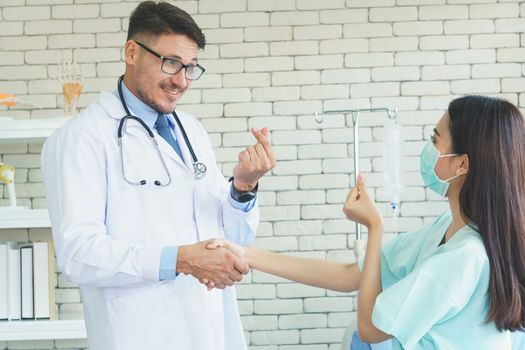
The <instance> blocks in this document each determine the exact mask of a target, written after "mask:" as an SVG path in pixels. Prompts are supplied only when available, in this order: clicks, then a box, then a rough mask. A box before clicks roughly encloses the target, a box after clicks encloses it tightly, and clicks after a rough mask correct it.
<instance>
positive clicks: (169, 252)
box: [159, 246, 179, 281]
mask: <svg viewBox="0 0 525 350" xmlns="http://www.w3.org/2000/svg"><path fill="white" fill-rule="evenodd" d="M178 253H179V247H174V246H170V247H164V248H163V249H162V254H161V256H160V267H159V280H160V281H164V280H174V279H175V278H176V277H177V275H178V273H177V255H178Z"/></svg>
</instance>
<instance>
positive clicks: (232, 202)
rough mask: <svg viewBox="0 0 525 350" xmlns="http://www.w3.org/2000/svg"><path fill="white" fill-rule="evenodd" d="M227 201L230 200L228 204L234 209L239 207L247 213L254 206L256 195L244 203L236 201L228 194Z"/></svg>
mask: <svg viewBox="0 0 525 350" xmlns="http://www.w3.org/2000/svg"><path fill="white" fill-rule="evenodd" d="M232 186H233V185H232ZM228 201H229V202H230V205H231V206H232V207H234V208H235V209H239V210H242V211H243V212H245V213H247V212H249V211H250V210H252V208H253V207H254V206H255V202H256V201H257V195H256V196H255V198H253V199H252V200H251V201H249V202H246V203H241V202H237V201H236V200H235V199H233V197H232V196H231V195H230V194H228Z"/></svg>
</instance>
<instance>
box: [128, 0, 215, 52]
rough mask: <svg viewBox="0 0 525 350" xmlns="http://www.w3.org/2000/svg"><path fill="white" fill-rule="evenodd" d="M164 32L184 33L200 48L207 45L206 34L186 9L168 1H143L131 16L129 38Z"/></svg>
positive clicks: (156, 34) (157, 34)
mask: <svg viewBox="0 0 525 350" xmlns="http://www.w3.org/2000/svg"><path fill="white" fill-rule="evenodd" d="M162 34H184V35H186V36H187V37H189V38H190V39H192V40H193V41H195V43H196V44H197V46H198V47H199V48H200V49H204V46H206V38H205V37H204V34H203V33H202V31H201V29H200V28H199V26H198V25H197V23H195V21H194V20H193V18H191V16H190V15H189V14H188V13H187V12H186V11H184V10H182V9H180V8H178V7H177V6H174V5H171V4H169V3H167V2H158V3H157V2H154V1H144V2H141V3H140V4H139V5H138V6H137V8H135V10H133V12H132V13H131V17H130V18H129V29H128V38H127V40H130V39H135V40H136V39H138V37H139V36H142V35H144V36H146V37H149V36H160V35H162Z"/></svg>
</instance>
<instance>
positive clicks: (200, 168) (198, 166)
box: [193, 162, 208, 180]
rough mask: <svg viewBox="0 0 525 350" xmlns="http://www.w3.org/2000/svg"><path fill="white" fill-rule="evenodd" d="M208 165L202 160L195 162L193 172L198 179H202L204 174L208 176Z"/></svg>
mask: <svg viewBox="0 0 525 350" xmlns="http://www.w3.org/2000/svg"><path fill="white" fill-rule="evenodd" d="M207 170H208V169H206V165H204V163H201V162H194V163H193V174H194V175H195V178H196V179H197V180H200V179H202V178H203V177H204V176H206V171H207Z"/></svg>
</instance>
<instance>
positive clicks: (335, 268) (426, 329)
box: [201, 96, 525, 350]
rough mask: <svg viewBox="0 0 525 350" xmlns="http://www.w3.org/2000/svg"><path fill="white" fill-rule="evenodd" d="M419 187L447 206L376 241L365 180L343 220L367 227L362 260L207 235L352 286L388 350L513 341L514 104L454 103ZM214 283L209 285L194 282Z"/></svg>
mask: <svg viewBox="0 0 525 350" xmlns="http://www.w3.org/2000/svg"><path fill="white" fill-rule="evenodd" d="M420 158H421V159H420V160H421V165H420V166H421V175H422V177H423V180H424V183H425V185H426V186H427V187H428V188H430V189H431V190H433V191H435V192H436V193H437V194H438V195H440V196H443V197H446V198H448V203H449V205H450V211H447V212H446V213H444V214H442V215H441V216H439V217H438V218H437V219H436V220H435V221H434V222H433V223H431V224H430V225H427V226H425V227H422V228H420V229H419V230H416V231H413V232H409V233H405V234H402V235H400V236H399V237H397V238H396V239H394V240H392V241H390V242H389V243H388V244H386V245H385V246H383V247H381V240H382V235H383V221H382V217H381V215H380V213H379V211H378V210H377V208H376V206H375V204H374V202H373V201H372V200H371V199H370V197H369V194H368V192H367V189H366V186H365V183H364V179H363V177H362V176H361V175H360V176H359V178H358V181H357V185H356V187H355V188H353V189H352V190H351V191H350V193H349V194H348V196H347V199H346V202H345V204H344V208H343V211H344V213H345V215H346V216H347V217H348V219H350V220H353V221H356V222H359V223H360V224H362V225H364V226H366V227H367V228H368V245H367V249H366V257H365V259H364V263H363V262H360V263H359V266H357V265H356V264H343V263H336V262H330V261H323V260H315V259H306V258H299V257H291V256H287V255H282V254H277V253H272V252H268V251H264V250H261V249H257V248H256V247H247V248H244V247H239V246H236V245H234V244H232V243H230V242H227V241H215V242H213V243H212V244H210V246H209V248H210V249H213V248H216V247H218V246H223V247H226V248H228V249H231V250H233V251H234V252H236V253H237V254H238V255H241V256H244V258H245V259H246V261H247V263H248V264H249V265H250V266H251V267H252V268H254V269H257V270H261V271H264V272H268V273H271V274H274V275H278V276H281V277H284V278H287V279H290V280H293V281H297V282H300V283H305V284H308V285H312V286H317V287H322V288H327V289H332V290H337V291H347V292H350V291H354V290H357V289H359V300H358V311H357V314H358V332H359V335H360V337H361V339H362V340H364V341H367V342H370V343H375V342H380V341H383V340H386V339H389V338H393V339H392V345H393V348H394V349H407V350H408V349H421V350H422V349H425V350H428V349H447V350H453V349H458V350H459V349H476V350H483V349H487V350H494V349H498V350H500V349H501V350H503V349H510V348H511V345H510V335H509V332H505V330H511V331H514V330H519V329H523V328H524V327H525V180H524V178H523V177H524V176H525V122H524V119H523V116H522V115H521V113H520V111H519V110H518V109H517V108H516V107H515V106H514V105H512V104H511V103H509V102H506V101H503V100H500V99H495V98H490V97H482V96H466V97H461V98H458V99H455V100H453V101H452V102H451V103H450V105H449V107H448V111H447V112H446V113H445V114H444V115H443V117H442V118H441V120H440V121H439V122H438V124H437V126H436V127H435V129H434V134H433V135H432V137H431V140H430V141H429V143H428V144H426V145H425V147H424V148H423V151H422V152H421V156H420ZM201 282H204V283H207V284H208V287H209V288H210V287H213V282H211V281H205V280H204V281H201Z"/></svg>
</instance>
